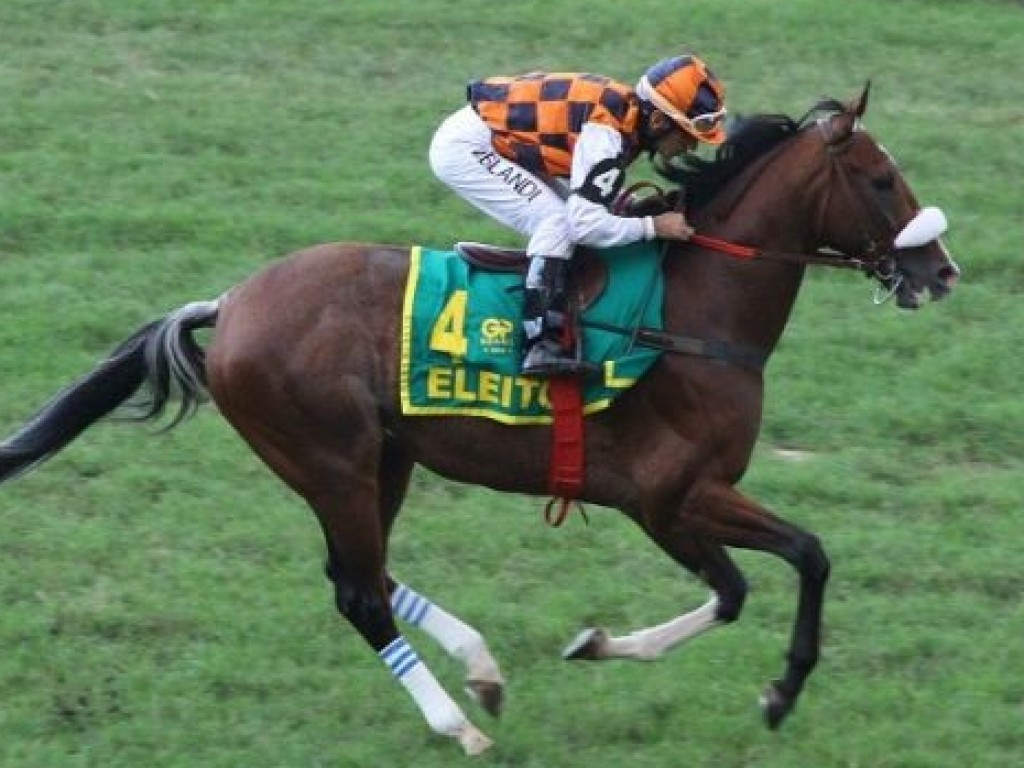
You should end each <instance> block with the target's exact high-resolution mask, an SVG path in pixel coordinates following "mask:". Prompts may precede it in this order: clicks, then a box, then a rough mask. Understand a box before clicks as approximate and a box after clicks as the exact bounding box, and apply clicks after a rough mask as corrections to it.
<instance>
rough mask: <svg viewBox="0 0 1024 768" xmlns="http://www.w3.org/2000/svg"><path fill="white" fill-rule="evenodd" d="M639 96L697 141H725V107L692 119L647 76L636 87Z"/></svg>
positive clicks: (712, 142) (716, 142)
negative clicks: (659, 91)
mask: <svg viewBox="0 0 1024 768" xmlns="http://www.w3.org/2000/svg"><path fill="white" fill-rule="evenodd" d="M636 93H637V96H639V97H640V98H641V99H643V100H644V101H647V102H649V103H651V104H653V105H654V106H655V107H657V108H658V109H659V110H660V111H662V112H664V113H665V114H666V115H667V116H668V117H669V118H670V119H671V120H672V122H674V123H675V124H676V125H678V126H679V127H680V128H682V129H683V130H684V131H686V132H687V133H690V134H691V135H693V136H694V137H696V138H697V139H699V140H701V141H705V142H707V143H708V144H721V143H722V142H723V141H725V127H724V124H725V116H726V114H727V112H726V109H725V107H722V108H721V109H718V110H716V111H714V112H703V113H701V114H699V115H695V116H693V117H691V116H690V115H687V114H685V113H683V112H680V111H679V110H678V109H676V108H675V106H674V105H673V104H672V103H671V102H669V100H668V99H666V98H665V97H664V96H662V95H661V94H660V93H658V91H656V90H655V89H654V88H653V87H652V86H651V83H650V81H649V80H648V79H647V77H646V76H644V77H641V78H640V82H639V83H637V87H636Z"/></svg>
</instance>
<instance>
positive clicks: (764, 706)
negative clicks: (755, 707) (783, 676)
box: [760, 680, 793, 731]
mask: <svg viewBox="0 0 1024 768" xmlns="http://www.w3.org/2000/svg"><path fill="white" fill-rule="evenodd" d="M760 704H761V712H762V714H763V715H764V722H765V725H767V726H768V728H769V729H771V730H773V731H774V730H775V729H777V728H778V727H779V726H780V725H782V721H783V720H785V719H786V715H788V714H789V713H790V710H792V709H793V702H792V700H791V699H790V698H789V697H788V696H787V695H786V694H784V693H783V692H782V691H781V690H780V689H779V681H778V680H773V681H772V682H771V683H769V685H768V687H767V688H765V689H764V693H762V694H761V701H760Z"/></svg>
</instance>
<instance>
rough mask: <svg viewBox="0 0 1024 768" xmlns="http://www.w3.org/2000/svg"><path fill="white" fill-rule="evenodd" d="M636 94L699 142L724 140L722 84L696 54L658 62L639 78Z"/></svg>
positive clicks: (719, 142) (724, 111)
mask: <svg viewBox="0 0 1024 768" xmlns="http://www.w3.org/2000/svg"><path fill="white" fill-rule="evenodd" d="M636 94H637V96H639V97H640V98H641V99H642V100H643V101H645V102H647V103H649V104H651V105H653V106H654V107H656V108H657V109H659V110H660V111H662V112H664V113H665V114H666V115H667V116H668V117H669V118H671V119H672V120H673V122H675V123H676V124H677V125H678V126H679V127H680V128H682V129H683V130H684V131H686V132H687V133H688V134H690V135H691V136H693V137H694V138H695V139H697V140H698V141H703V142H706V143H708V144H721V143H722V142H723V141H725V115H726V110H725V86H724V85H723V84H722V83H721V81H720V80H719V79H718V78H717V77H715V76H714V74H712V72H711V70H710V69H708V66H707V65H706V64H705V63H704V62H703V61H701V60H700V59H698V58H697V57H696V56H673V57H672V58H670V59H664V60H662V61H659V62H658V63H657V64H655V65H654V66H653V67H651V68H650V69H648V70H647V72H645V73H644V76H643V77H641V78H640V82H639V83H637V86H636Z"/></svg>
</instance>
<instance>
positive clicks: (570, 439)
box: [544, 376, 586, 527]
mask: <svg viewBox="0 0 1024 768" xmlns="http://www.w3.org/2000/svg"><path fill="white" fill-rule="evenodd" d="M548 398H549V399H550V401H551V417H552V422H551V467H550V470H549V473H548V490H549V492H550V493H551V494H552V495H553V498H552V499H551V500H550V501H549V502H548V503H547V506H546V507H545V508H544V519H545V520H547V522H548V524H550V525H553V526H555V527H557V526H559V525H561V524H562V523H564V522H565V519H566V518H567V517H568V516H569V512H570V511H571V509H572V504H573V501H574V500H575V499H576V497H577V496H578V495H579V492H580V490H582V488H583V458H584V454H583V382H582V381H581V380H580V378H579V377H577V376H555V377H553V378H551V379H550V380H549V381H548ZM577 506H579V505H578V503H577ZM580 510H581V512H582V507H580ZM584 519H586V515H584Z"/></svg>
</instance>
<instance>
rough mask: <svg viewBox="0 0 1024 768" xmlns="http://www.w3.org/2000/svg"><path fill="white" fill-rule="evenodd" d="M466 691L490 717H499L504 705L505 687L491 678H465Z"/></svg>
mask: <svg viewBox="0 0 1024 768" xmlns="http://www.w3.org/2000/svg"><path fill="white" fill-rule="evenodd" d="M466 693H468V694H469V695H470V696H471V697H472V698H473V700H474V701H475V702H476V703H477V704H479V705H480V706H481V707H483V710H484V712H486V713H487V714H488V715H490V716H491V717H500V716H501V710H502V708H503V707H504V706H505V688H504V686H502V684H501V683H496V682H494V681H493V680H467V681H466Z"/></svg>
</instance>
